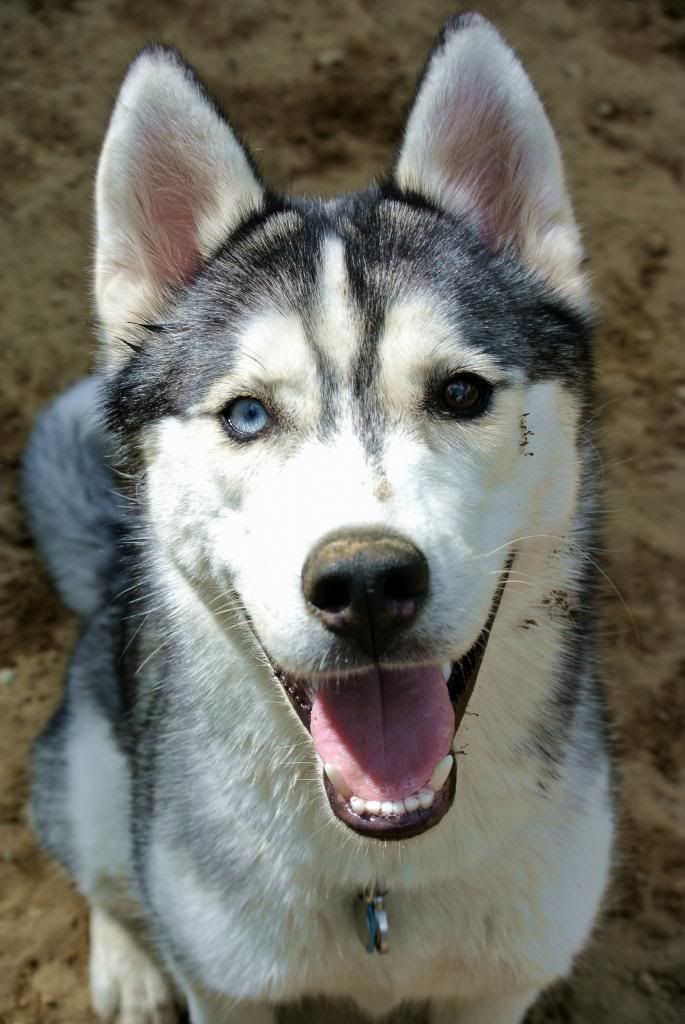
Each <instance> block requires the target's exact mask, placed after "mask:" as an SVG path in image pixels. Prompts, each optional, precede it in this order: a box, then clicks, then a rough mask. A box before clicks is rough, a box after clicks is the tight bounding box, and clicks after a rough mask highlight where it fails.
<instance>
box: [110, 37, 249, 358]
mask: <svg viewBox="0 0 685 1024" xmlns="http://www.w3.org/2000/svg"><path fill="white" fill-rule="evenodd" d="M264 195H265V190H264V187H263V186H262V184H261V182H260V181H259V179H258V177H257V175H256V173H255V171H254V168H253V165H252V163H251V160H250V157H249V156H248V154H247V151H246V150H245V148H244V146H243V145H242V144H241V143H240V141H239V139H238V138H237V136H236V135H235V133H234V132H233V130H232V128H231V126H230V124H229V123H228V121H227V120H226V119H225V117H224V116H223V115H222V114H221V112H220V111H219V109H218V107H217V105H216V104H215V103H214V101H213V100H212V99H211V98H210V97H209V95H208V94H207V92H206V90H205V88H204V86H203V85H202V84H201V83H200V81H199V79H198V78H197V76H196V75H195V73H194V71H193V70H192V69H191V68H190V67H189V66H188V65H187V64H186V63H185V61H184V60H183V59H182V57H181V56H180V55H179V54H178V53H177V52H176V51H175V50H173V49H171V48H169V47H165V46H151V47H148V48H147V49H145V50H143V51H142V53H140V54H139V56H138V57H137V58H136V60H135V61H134V62H133V64H132V65H131V66H130V68H129V70H128V73H127V75H126V78H125V80H124V83H123V85H122V87H121V91H120V93H119V96H118V98H117V102H116V105H115V107H114V111H113V113H112V118H111V121H110V124H109V129H108V131H107V136H106V138H105V143H104V146H103V149H102V154H101V156H100V163H99V166H98V174H97V186H96V231H97V239H96V241H97V251H96V266H95V298H96V303H97V310H98V315H99V319H100V323H101V325H102V329H103V334H104V337H105V341H106V342H107V360H108V362H109V364H110V365H113V366H116V365H118V364H120V363H121V362H122V361H123V360H124V359H125V358H127V357H128V356H130V350H129V349H127V348H126V345H125V344H124V343H123V342H122V340H121V339H122V338H126V336H127V335H128V336H129V338H130V337H131V333H132V331H133V332H134V336H135V324H136V322H140V321H145V320H148V319H154V318H155V316H156V315H158V313H159V311H160V310H162V309H163V308H164V304H165V302H166V300H167V299H168V298H169V296H170V295H171V294H173V291H174V289H176V288H178V287H179V286H183V285H185V284H187V283H188V282H189V281H190V280H192V278H193V276H194V274H195V273H196V271H197V270H198V269H199V268H200V267H201V266H202V264H203V262H204V261H205V260H206V259H207V257H208V256H210V255H211V253H212V251H213V250H214V249H215V248H216V246H217V245H218V244H220V243H221V241H222V240H223V239H224V238H226V237H227V236H228V234H229V233H230V232H231V231H232V230H234V229H235V228H236V227H237V226H238V224H240V222H241V220H242V219H244V218H245V217H248V216H249V215H250V214H252V213H254V212H255V211H257V210H259V209H260V207H261V206H262V203H263V201H264Z"/></svg>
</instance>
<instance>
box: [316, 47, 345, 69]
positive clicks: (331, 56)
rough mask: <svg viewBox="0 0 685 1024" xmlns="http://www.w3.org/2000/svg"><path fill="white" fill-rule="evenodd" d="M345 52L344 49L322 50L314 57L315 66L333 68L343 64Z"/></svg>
mask: <svg viewBox="0 0 685 1024" xmlns="http://www.w3.org/2000/svg"><path fill="white" fill-rule="evenodd" d="M344 59H345V54H344V52H343V51H342V50H321V52H320V53H317V55H316V57H315V58H314V66H315V67H317V68H333V67H337V66H338V65H339V64H342V62H343V60H344Z"/></svg>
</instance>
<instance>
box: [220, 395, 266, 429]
mask: <svg viewBox="0 0 685 1024" xmlns="http://www.w3.org/2000/svg"><path fill="white" fill-rule="evenodd" d="M221 416H222V419H223V421H224V423H225V424H226V425H227V427H228V428H229V430H231V431H232V432H233V433H234V434H239V435H242V436H243V437H256V436H257V434H261V433H262V431H264V430H265V429H266V428H267V427H268V426H269V424H270V423H271V416H270V415H269V413H268V412H267V410H266V409H265V408H264V406H263V405H262V403H261V402H258V401H257V399H256V398H234V399H233V401H232V402H229V403H228V405H227V406H226V408H225V409H224V410H223V412H222V413H221Z"/></svg>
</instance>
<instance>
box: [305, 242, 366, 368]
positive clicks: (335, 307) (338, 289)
mask: <svg viewBox="0 0 685 1024" xmlns="http://www.w3.org/2000/svg"><path fill="white" fill-rule="evenodd" d="M319 294H320V319H319V321H318V323H317V324H316V328H315V333H316V337H315V341H316V344H317V345H318V346H319V348H320V350H321V351H322V352H323V353H324V355H325V356H326V357H327V358H328V359H329V360H330V362H331V363H332V364H333V365H334V367H335V368H336V369H337V370H338V372H339V373H340V374H341V375H342V376H343V377H347V375H348V372H349V370H350V368H351V366H352V364H353V360H354V357H355V355H356V351H357V348H358V345H359V340H358V339H359V325H358V317H357V315H356V312H355V307H354V302H353V301H352V296H351V294H350V284H349V279H348V276H347V267H346V265H345V248H344V244H343V241H342V239H341V238H339V237H338V236H336V235H328V236H327V237H326V239H325V240H324V244H323V250H322V265H321V276H320V280H319Z"/></svg>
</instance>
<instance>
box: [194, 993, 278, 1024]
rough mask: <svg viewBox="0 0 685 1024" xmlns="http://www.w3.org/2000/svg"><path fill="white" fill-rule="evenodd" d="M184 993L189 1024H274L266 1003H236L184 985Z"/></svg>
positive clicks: (273, 1018) (272, 1013)
mask: <svg viewBox="0 0 685 1024" xmlns="http://www.w3.org/2000/svg"><path fill="white" fill-rule="evenodd" d="M184 992H185V996H186V999H187V1000H188V1013H189V1016H190V1021H191V1024H276V1015H275V1013H274V1011H273V1009H272V1008H271V1007H270V1006H268V1005H267V1004H266V1003H257V1002H253V1001H251V1000H249V1001H236V1000H235V999H231V998H230V997H229V996H222V995H218V994H216V993H213V992H208V991H207V990H206V989H202V988H199V987H198V986H196V985H185V986H184Z"/></svg>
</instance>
